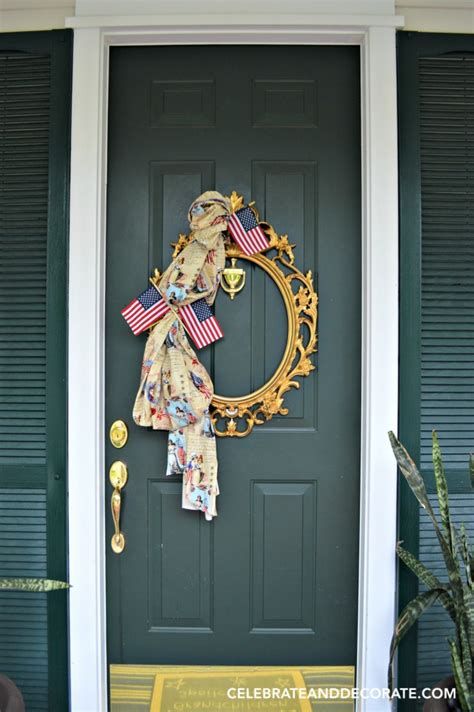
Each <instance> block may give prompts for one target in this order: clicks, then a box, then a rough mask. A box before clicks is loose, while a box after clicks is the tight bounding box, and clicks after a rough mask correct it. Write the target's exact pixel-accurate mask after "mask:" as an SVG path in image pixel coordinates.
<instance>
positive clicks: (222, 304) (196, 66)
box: [105, 47, 360, 665]
mask: <svg viewBox="0 0 474 712" xmlns="http://www.w3.org/2000/svg"><path fill="white" fill-rule="evenodd" d="M359 154H360V126H359V56H358V49H357V48H356V47H353V48H352V47H143V48H129V47H124V48H113V49H112V51H111V85H110V133H109V172H108V228H107V336H106V351H107V353H106V358H107V380H106V384H107V385H106V388H107V392H106V424H105V425H106V428H105V432H106V433H107V431H108V427H109V426H110V424H111V423H112V421H113V420H115V419H116V418H123V419H125V420H126V421H127V423H128V424H129V427H130V436H129V441H128V443H127V445H126V447H125V448H124V449H123V450H121V451H117V450H114V449H113V448H112V446H111V445H110V444H109V443H108V444H107V465H110V463H111V462H112V461H113V460H114V459H119V458H123V459H124V460H125V461H126V462H127V464H128V468H129V481H128V484H127V486H126V489H125V490H124V508H123V516H122V521H123V529H124V531H125V534H126V538H127V546H126V549H125V551H124V553H123V554H122V555H120V556H116V555H114V554H112V553H111V551H110V544H109V541H110V536H111V534H112V523H111V517H110V514H109V506H110V494H111V491H110V489H109V491H108V493H107V501H106V503H105V506H106V511H107V522H108V531H107V551H108V593H107V604H108V616H109V655H110V661H111V662H115V663H119V662H121V663H168V664H217V663H219V664H275V665H278V664H295V665H297V664H313V665H316V664H328V665H330V664H343V665H350V664H353V663H354V662H355V656H356V628H357V619H356V613H357V560H358V559H357V555H358V513H359V433H360V423H359V417H360V416H359V413H360V207H359V206H360V179H359V176H360V155H359ZM214 187H215V188H216V189H217V190H220V191H221V192H223V193H225V194H230V192H231V191H232V190H236V191H237V192H238V193H241V194H243V195H244V196H245V198H246V199H247V200H250V199H252V200H255V201H256V204H257V207H258V209H259V211H260V214H261V216H262V218H263V217H264V218H266V219H267V220H268V221H269V222H271V223H272V224H273V226H274V227H275V229H276V230H277V231H278V232H279V233H288V235H289V239H290V242H291V243H292V244H295V256H296V261H297V264H298V266H299V267H300V268H301V269H304V270H307V269H311V270H312V271H313V274H314V275H315V281H316V285H317V289H318V292H319V297H320V310H319V326H318V332H319V351H318V354H317V356H315V363H316V365H317V370H316V371H315V372H313V373H312V374H311V375H310V376H309V377H308V378H306V379H303V381H302V383H301V387H300V389H299V390H293V391H291V392H290V393H288V394H287V395H286V397H285V404H286V405H288V407H289V409H290V412H289V415H288V416H287V417H276V418H274V419H273V420H272V421H270V422H269V423H267V424H266V425H264V426H262V427H258V428H255V430H254V431H253V433H252V434H251V435H250V436H249V437H247V438H245V439H242V440H236V439H229V438H227V439H220V440H219V441H218V457H219V473H220V474H219V482H220V487H221V492H222V494H221V495H220V497H219V498H218V513H219V516H218V517H217V519H216V520H215V521H213V522H212V523H209V522H206V521H205V520H204V518H203V517H202V516H201V515H199V514H198V513H197V512H189V511H183V510H181V508H180V492H181V483H180V482H179V480H178V479H177V478H175V477H173V478H165V476H164V472H165V466H166V449H167V448H166V434H165V433H161V432H151V431H150V432H149V431H148V430H147V429H144V428H140V427H138V426H136V425H134V424H133V422H132V419H131V410H132V406H133V401H134V397H135V394H136V391H137V389H138V379H139V372H140V365H141V358H142V354H143V348H144V344H145V337H144V336H140V337H133V336H132V334H131V332H130V330H129V329H128V327H127V325H126V324H125V322H124V320H123V319H122V317H121V316H120V309H121V308H122V307H123V306H124V305H125V304H127V303H128V302H129V301H130V299H131V298H132V297H134V296H135V295H136V294H138V293H139V292H140V291H142V290H143V289H144V287H145V285H146V281H147V277H148V275H149V273H151V271H152V269H153V268H154V267H155V266H157V267H159V268H160V269H162V268H164V267H166V266H167V265H168V264H169V262H170V259H171V253H172V248H171V247H170V243H171V242H175V241H176V239H177V236H178V234H179V233H180V232H187V231H188V226H187V218H186V216H187V208H188V206H189V204H190V203H191V202H192V200H193V199H194V198H195V197H196V196H197V195H199V193H201V192H202V191H203V190H206V189H210V188H214ZM240 266H243V267H244V268H245V269H246V272H247V284H246V286H245V288H244V290H243V291H242V292H241V293H240V294H238V295H237V297H236V298H235V300H234V301H233V302H231V301H230V300H229V298H228V296H227V295H226V294H224V293H220V294H219V295H218V298H217V303H216V313H217V317H218V319H219V321H220V322H221V324H222V326H223V329H224V333H225V338H224V339H223V340H221V341H220V342H218V343H217V344H216V345H215V346H213V347H211V348H208V349H204V350H203V351H201V352H199V354H198V355H199V358H200V359H201V360H202V361H203V363H204V364H205V365H206V367H207V368H208V369H209V370H210V372H211V374H212V375H213V378H214V383H215V387H216V392H217V393H220V394H221V395H224V394H225V395H240V394H245V393H248V392H249V391H252V390H254V389H255V388H257V387H259V386H260V385H262V383H263V382H264V381H265V380H266V379H267V378H268V377H269V376H270V375H271V374H272V372H273V371H274V369H275V368H276V366H277V364H278V362H279V360H280V358H281V355H282V352H283V349H284V345H285V341H286V317H285V311H284V307H283V304H282V301H281V298H280V296H279V293H278V291H277V289H276V288H275V286H274V285H273V284H272V283H271V282H270V280H269V279H268V278H267V277H266V276H265V275H264V274H263V273H262V272H261V271H259V270H258V269H256V268H253V266H251V265H250V264H249V263H248V262H244V261H242V262H241V265H240Z"/></svg>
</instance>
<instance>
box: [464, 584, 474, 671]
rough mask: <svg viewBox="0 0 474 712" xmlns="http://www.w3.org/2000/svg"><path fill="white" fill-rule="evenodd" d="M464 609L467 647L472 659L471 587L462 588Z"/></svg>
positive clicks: (473, 598) (473, 618)
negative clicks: (467, 639) (467, 638)
mask: <svg viewBox="0 0 474 712" xmlns="http://www.w3.org/2000/svg"><path fill="white" fill-rule="evenodd" d="M464 607H465V610H466V618H467V629H468V637H469V647H470V650H471V659H472V658H474V591H473V589H472V588H471V586H464Z"/></svg>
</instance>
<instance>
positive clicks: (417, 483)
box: [388, 431, 436, 521]
mask: <svg viewBox="0 0 474 712" xmlns="http://www.w3.org/2000/svg"><path fill="white" fill-rule="evenodd" d="M388 437H389V438H390V444H391V446H392V450H393V454H394V455H395V459H396V461H397V464H398V467H399V468H400V472H401V473H402V475H403V476H404V477H405V479H406V481H407V482H408V484H409V485H410V488H411V491H412V492H413V494H414V495H415V497H416V498H417V500H418V502H419V503H420V504H421V506H422V507H423V509H426V510H427V512H428V513H430V518H431V519H434V521H436V517H435V515H434V512H433V508H432V507H431V504H430V501H429V499H428V495H427V492H426V487H425V483H424V482H423V478H422V476H421V475H420V473H419V472H418V468H417V466H416V465H415V463H414V462H413V460H412V459H411V457H410V455H409V454H408V452H407V451H406V450H405V448H404V447H403V445H402V444H401V442H400V441H399V440H398V438H397V437H396V436H395V435H394V433H393V432H392V431H390V432H389V434H388Z"/></svg>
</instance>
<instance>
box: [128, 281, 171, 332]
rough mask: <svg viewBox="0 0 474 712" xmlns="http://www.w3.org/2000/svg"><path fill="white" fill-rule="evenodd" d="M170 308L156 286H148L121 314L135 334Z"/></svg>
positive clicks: (143, 329) (146, 327)
mask: <svg viewBox="0 0 474 712" xmlns="http://www.w3.org/2000/svg"><path fill="white" fill-rule="evenodd" d="M169 310H170V308H169V306H168V304H167V303H166V301H165V300H164V299H163V297H162V296H161V294H160V293H159V291H158V290H157V289H156V287H148V289H145V291H144V292H142V293H141V294H139V295H138V297H136V298H135V299H134V300H133V301H132V302H130V304H129V305H128V306H127V307H125V308H124V309H122V311H121V314H122V316H123V318H124V319H125V321H126V322H127V324H128V325H129V327H130V328H131V330H132V331H133V333H134V334H135V336H138V334H141V333H142V331H145V329H148V327H150V326H151V325H152V324H154V323H155V322H156V321H158V320H159V319H161V317H163V316H164V315H165V314H167V313H168V312H169Z"/></svg>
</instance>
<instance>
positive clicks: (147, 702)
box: [110, 665, 354, 712]
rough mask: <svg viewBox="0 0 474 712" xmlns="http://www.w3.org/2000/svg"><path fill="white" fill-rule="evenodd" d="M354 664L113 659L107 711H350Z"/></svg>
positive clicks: (351, 707)
mask: <svg viewBox="0 0 474 712" xmlns="http://www.w3.org/2000/svg"><path fill="white" fill-rule="evenodd" d="M353 687H354V668H353V667H348V666H344V667H342V666H341V667H328V666H317V667H273V666H269V667H256V666H255V667H248V666H247V667H242V666H238V667H237V666H231V667H228V666H222V667H221V666H185V667H183V666H180V667H176V666H171V665H111V666H110V698H111V700H110V709H111V712H145V710H146V711H147V712H148V711H149V712H194V711H196V712H198V711H200V712H204V711H205V710H208V711H210V712H213V711H214V710H215V712H220V711H221V710H222V712H230V711H232V712H244V711H245V712H252V711H253V710H259V711H262V710H263V712H265V711H266V710H268V711H269V712H270V711H272V712H280V711H281V712H313V711H316V712H353V710H354V701H353V700H352V699H350V698H348V696H347V695H348V693H349V691H350V690H352V688H353Z"/></svg>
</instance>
